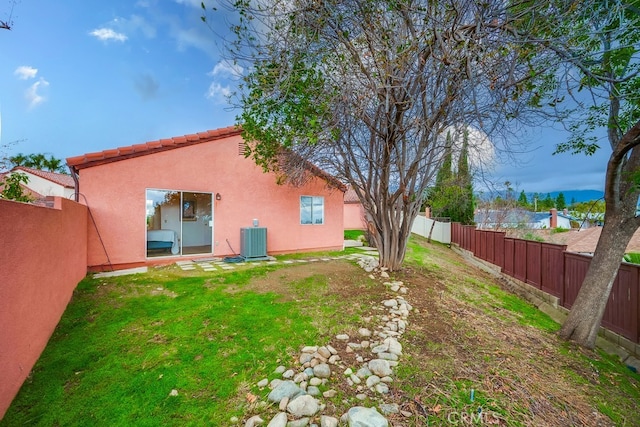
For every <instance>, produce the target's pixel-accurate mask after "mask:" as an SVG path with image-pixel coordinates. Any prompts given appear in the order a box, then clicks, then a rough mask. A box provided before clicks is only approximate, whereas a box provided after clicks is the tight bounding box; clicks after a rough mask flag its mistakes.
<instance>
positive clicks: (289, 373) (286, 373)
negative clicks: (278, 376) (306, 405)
mask: <svg viewBox="0 0 640 427" xmlns="http://www.w3.org/2000/svg"><path fill="white" fill-rule="evenodd" d="M295 374H296V373H295V372H294V370H293V369H287V370H286V371H284V373H283V374H282V378H284V379H285V380H288V379H289V378H293V376H294V375H295Z"/></svg>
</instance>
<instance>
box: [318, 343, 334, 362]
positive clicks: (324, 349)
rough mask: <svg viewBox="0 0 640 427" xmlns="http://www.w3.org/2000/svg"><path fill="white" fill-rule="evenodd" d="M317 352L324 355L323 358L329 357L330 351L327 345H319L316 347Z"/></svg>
mask: <svg viewBox="0 0 640 427" xmlns="http://www.w3.org/2000/svg"><path fill="white" fill-rule="evenodd" d="M318 354H319V355H320V356H322V357H324V358H325V359H328V358H330V357H331V351H329V349H328V348H327V347H324V346H323V347H320V348H318Z"/></svg>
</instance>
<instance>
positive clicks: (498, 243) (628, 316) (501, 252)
mask: <svg viewBox="0 0 640 427" xmlns="http://www.w3.org/2000/svg"><path fill="white" fill-rule="evenodd" d="M451 243H453V244H456V245H458V246H459V247H460V248H462V249H465V250H468V251H470V252H473V255H474V256H475V257H477V258H480V259H482V260H484V261H486V262H489V263H491V264H494V265H496V266H498V267H500V269H501V270H502V272H503V273H505V274H507V275H509V276H511V277H514V278H516V279H518V280H520V281H522V282H525V283H528V284H529V285H531V286H533V287H535V288H537V289H540V290H542V291H544V292H546V293H548V294H551V295H553V296H556V297H558V298H559V300H560V304H561V305H562V306H563V307H566V308H571V306H572V305H573V302H574V301H575V299H576V297H577V295H578V291H579V290H580V286H582V282H583V280H584V277H585V276H586V274H587V269H588V268H589V264H590V263H591V257H590V256H585V255H579V254H576V253H571V252H567V251H566V249H567V247H566V246H564V245H555V244H551V243H541V242H534V241H531V240H522V239H514V238H510V237H506V234H505V233H504V232H500V231H491V230H477V229H476V228H475V226H471V225H462V224H460V223H452V224H451ZM639 288H640V266H638V265H633V264H626V263H623V264H622V265H621V266H620V269H619V270H618V275H617V276H616V280H615V282H614V284H613V289H612V290H611V295H610V296H609V301H608V302H607V308H606V310H605V313H604V317H603V319H602V325H603V326H604V327H606V328H607V329H609V330H611V331H613V332H616V333H618V334H620V335H622V336H623V337H625V338H627V339H629V340H631V341H633V342H635V343H638V344H640V311H639V307H640V292H639Z"/></svg>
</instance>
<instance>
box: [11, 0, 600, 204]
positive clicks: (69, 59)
mask: <svg viewBox="0 0 640 427" xmlns="http://www.w3.org/2000/svg"><path fill="white" fill-rule="evenodd" d="M11 5H12V2H11V1H9V0H0V20H7V19H8V18H9V14H10V13H11V11H12V7H11ZM201 14H202V10H201V8H200V0H138V1H136V0H109V1H100V2H95V1H86V0H64V1H51V0H17V1H16V3H15V5H14V7H13V11H12V15H11V19H12V21H13V29H12V30H11V31H6V30H0V112H1V117H2V122H1V126H2V127H1V143H2V144H6V143H8V142H12V141H19V142H18V143H17V144H15V145H14V146H12V147H10V148H9V150H8V152H9V154H16V153H18V152H21V153H25V154H29V153H50V154H52V155H54V156H55V157H58V158H62V159H64V158H66V157H71V156H77V155H80V154H84V153H89V152H94V151H101V150H105V149H110V148H116V147H120V146H127V145H133V144H139V143H143V142H147V141H152V140H157V139H161V138H169V137H173V136H179V135H185V134H190V133H195V132H200V131H204V130H208V129H216V128H219V127H225V126H230V125H233V124H234V123H235V117H236V115H237V114H238V113H237V111H230V110H229V108H228V105H227V103H226V98H225V94H227V93H229V92H230V91H233V90H234V87H235V85H236V84H237V76H238V72H239V71H242V70H237V69H234V67H232V66H230V65H229V64H228V63H227V62H225V61H224V60H223V59H222V57H221V47H220V46H221V45H222V44H223V43H224V41H223V40H222V39H221V37H220V34H223V33H225V32H226V24H225V23H224V19H223V17H222V16H217V18H216V19H218V21H214V22H211V28H210V27H209V26H207V25H205V24H204V23H203V22H202V21H201V20H200V16H201ZM214 16H215V15H214ZM210 17H211V16H210ZM565 137H566V135H563V134H562V133H561V132H556V131H552V130H550V129H537V130H534V131H532V132H531V134H530V136H529V138H528V139H529V142H530V146H531V147H532V149H533V148H535V147H539V148H538V149H536V150H532V151H531V152H529V153H524V154H522V155H519V156H518V160H519V162H518V164H505V165H499V166H497V167H496V170H495V172H494V173H492V176H493V178H494V180H496V181H497V182H504V181H506V180H508V181H510V182H511V183H512V184H513V185H514V186H515V187H516V188H518V189H519V190H520V189H523V190H525V191H527V192H549V191H554V190H567V189H596V190H601V189H602V188H603V186H604V184H603V175H604V169H605V166H606V159H607V157H608V150H607V149H606V147H605V150H601V152H600V153H598V154H597V155H596V156H594V157H592V158H588V157H584V156H571V155H569V154H563V155H560V156H551V152H553V147H554V145H555V144H556V143H558V142H560V141H561V140H562V139H563V138H565Z"/></svg>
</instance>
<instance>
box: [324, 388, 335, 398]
mask: <svg viewBox="0 0 640 427" xmlns="http://www.w3.org/2000/svg"><path fill="white" fill-rule="evenodd" d="M337 394H338V392H337V391H335V390H327V391H325V392H324V393H322V396H323V397H326V398H327V399H331V398H333V397H336V395H337Z"/></svg>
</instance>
